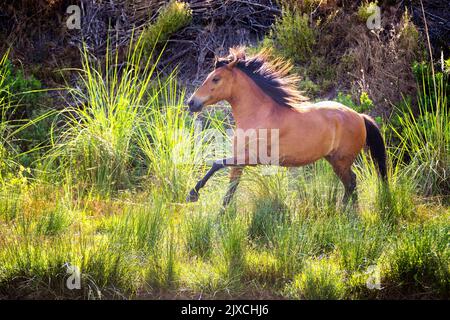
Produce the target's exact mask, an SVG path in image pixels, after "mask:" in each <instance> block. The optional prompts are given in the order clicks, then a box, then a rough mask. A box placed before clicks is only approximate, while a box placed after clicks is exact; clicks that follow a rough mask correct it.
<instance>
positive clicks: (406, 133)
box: [391, 64, 450, 196]
mask: <svg viewBox="0 0 450 320" xmlns="http://www.w3.org/2000/svg"><path fill="white" fill-rule="evenodd" d="M415 70H416V74H417V72H419V77H420V78H419V82H418V84H419V85H418V86H419V89H420V91H419V96H418V101H417V102H418V110H417V112H418V114H417V115H416V113H415V110H414V109H413V107H412V105H411V104H408V103H406V104H405V105H404V109H403V112H402V113H401V114H400V115H397V122H396V123H397V127H394V126H391V129H392V131H393V132H394V134H395V137H396V138H397V139H399V140H400V143H399V147H398V149H399V151H398V154H397V158H398V159H399V161H406V162H407V165H406V167H405V170H406V171H407V173H408V174H410V175H411V176H412V178H413V180H414V181H415V183H416V188H417V189H418V190H419V191H420V192H421V193H422V194H423V195H428V196H430V195H435V196H436V195H444V196H445V195H448V194H449V192H450V179H449V173H450V114H449V108H448V100H447V99H448V92H449V90H448V88H449V85H448V78H447V76H446V75H444V74H442V73H437V74H436V75H434V76H433V74H432V73H431V71H430V70H429V69H428V67H426V66H425V65H424V64H420V65H416V66H415ZM418 70H419V71H418ZM405 107H406V109H405Z"/></svg>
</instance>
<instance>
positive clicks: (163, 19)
mask: <svg viewBox="0 0 450 320" xmlns="http://www.w3.org/2000/svg"><path fill="white" fill-rule="evenodd" d="M191 20H192V11H191V9H190V8H189V5H188V4H187V3H186V2H182V1H178V0H171V1H170V2H169V3H168V4H167V5H166V6H165V7H162V9H161V10H160V12H159V15H158V18H157V19H156V21H155V22H154V23H153V24H150V25H149V26H148V27H147V28H146V29H145V30H144V32H143V41H144V43H145V46H146V48H147V50H148V51H151V50H152V48H153V47H154V46H155V45H156V44H157V43H158V42H165V41H167V40H168V39H169V37H170V36H171V35H172V34H174V33H175V32H176V31H178V30H180V29H182V28H184V27H186V26H187V25H189V23H190V22H191Z"/></svg>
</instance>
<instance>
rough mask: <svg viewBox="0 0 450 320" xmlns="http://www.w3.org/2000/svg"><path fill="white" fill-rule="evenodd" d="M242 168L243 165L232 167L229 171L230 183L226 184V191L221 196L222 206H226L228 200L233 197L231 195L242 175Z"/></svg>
mask: <svg viewBox="0 0 450 320" xmlns="http://www.w3.org/2000/svg"><path fill="white" fill-rule="evenodd" d="M243 170H244V168H243V167H233V168H231V171H230V184H229V186H228V191H227V193H226V194H225V197H224V198H223V207H224V208H225V207H227V206H228V204H229V203H230V201H231V200H232V199H233V195H234V193H235V192H236V189H237V187H238V184H239V180H240V178H241V176H242V172H243Z"/></svg>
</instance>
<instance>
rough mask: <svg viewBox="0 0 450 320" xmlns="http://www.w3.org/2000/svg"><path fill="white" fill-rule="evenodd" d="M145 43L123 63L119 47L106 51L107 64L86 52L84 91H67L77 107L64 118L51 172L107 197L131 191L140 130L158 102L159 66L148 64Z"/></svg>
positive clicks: (134, 48)
mask: <svg viewBox="0 0 450 320" xmlns="http://www.w3.org/2000/svg"><path fill="white" fill-rule="evenodd" d="M141 41H142V40H141V38H138V39H137V41H136V42H135V43H134V44H133V45H130V47H129V50H128V52H127V54H126V58H125V62H123V63H122V62H121V61H120V60H119V50H118V48H115V50H112V48H110V47H108V48H107V53H106V58H105V62H104V64H103V63H101V62H96V61H95V59H92V57H91V56H90V54H89V52H88V50H87V49H86V48H85V49H84V50H83V52H82V57H83V61H82V63H83V65H82V69H81V70H79V75H80V82H81V83H80V86H79V87H78V88H70V87H69V88H67V89H68V91H69V93H70V94H71V96H72V98H73V100H74V101H76V102H77V104H76V106H75V107H69V108H66V109H65V110H63V112H62V113H61V116H62V117H63V118H64V126H63V127H62V128H55V132H54V133H53V135H54V140H53V148H52V150H51V152H50V154H49V157H48V160H49V161H48V163H47V169H54V171H55V172H56V173H57V174H59V175H63V177H61V178H66V177H68V178H70V179H71V180H74V181H73V183H75V184H80V185H81V186H82V187H85V188H94V190H98V191H100V192H102V193H105V194H107V193H110V192H112V191H114V190H119V189H123V188H126V187H131V183H132V182H133V175H132V173H133V169H134V168H133V159H134V157H135V156H136V155H137V150H136V144H137V140H136V139H137V133H138V128H139V127H140V126H141V125H142V121H143V119H144V114H145V113H146V111H148V110H149V109H151V108H152V107H154V101H155V99H156V98H157V97H155V96H151V95H149V88H150V87H151V85H152V79H153V78H154V75H155V69H156V63H155V64H150V60H148V61H144V59H143V46H142V42H141ZM161 89H162V90H164V88H161ZM56 131H57V132H56ZM64 175H65V177H64Z"/></svg>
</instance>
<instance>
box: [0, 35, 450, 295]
mask: <svg viewBox="0 0 450 320" xmlns="http://www.w3.org/2000/svg"><path fill="white" fill-rule="evenodd" d="M139 41H140V40H138V44H139ZM108 57H109V58H108V60H107V61H106V64H105V65H100V64H99V65H97V64H94V63H93V62H92V60H91V59H90V55H89V54H88V52H87V51H85V54H84V63H83V68H82V70H79V72H80V75H81V78H80V79H81V87H80V88H82V89H73V88H67V90H68V91H69V92H71V93H72V94H73V96H74V97H75V98H76V99H77V101H79V102H80V106H82V108H72V107H67V108H66V109H64V110H63V111H62V112H61V113H60V115H59V119H60V120H63V121H62V122H61V123H59V124H58V125H57V126H56V123H55V127H54V130H53V132H52V140H51V141H50V145H49V146H48V148H49V152H48V153H47V154H46V156H45V157H43V158H42V159H40V161H38V162H37V166H36V167H34V168H33V169H32V170H29V169H26V168H23V167H21V166H20V163H18V160H17V158H14V156H11V157H8V156H7V155H6V154H2V156H3V157H2V163H11V164H14V165H11V166H3V167H2V170H3V171H2V179H1V180H0V184H1V188H0V226H1V228H0V297H6V298H42V297H44V298H84V299H104V298H114V299H123V298H161V297H165V298H167V297H182V298H199V297H202V298H205V297H206V298H230V297H233V298H239V297H244V298H258V297H265V298H289V299H291V298H293V299H367V298H379V299H381V298H398V297H404V298H411V297H437V298H447V297H448V293H449V291H450V288H449V282H448V281H449V280H448V279H449V270H450V269H449V261H450V250H449V240H450V239H449V231H450V230H449V227H448V226H449V223H448V221H449V219H450V209H449V207H448V204H447V203H446V202H445V201H444V200H443V199H445V197H446V195H448V194H446V193H445V192H446V190H447V189H446V187H445V183H444V184H442V183H443V180H442V177H443V175H445V174H447V169H446V168H448V165H449V163H448V157H447V156H446V152H447V155H448V144H447V143H448V131H447V130H448V125H447V123H448V122H449V121H447V120H448V113H445V112H444V111H443V110H441V107H439V108H437V107H434V108H429V107H431V106H436V103H438V104H439V105H440V106H441V105H442V106H444V104H445V103H446V96H445V95H444V96H443V98H440V100H429V97H428V98H427V97H425V94H422V96H421V97H420V98H421V99H423V100H421V101H425V100H426V99H428V100H426V101H429V102H427V103H429V105H428V106H427V108H426V111H425V109H423V112H421V113H420V117H421V118H420V119H422V120H420V124H421V125H418V124H417V125H416V124H415V122H413V118H409V117H410V116H409V114H406V115H405V120H404V121H403V122H401V124H400V125H401V127H400V129H401V130H400V129H398V128H397V129H398V130H400V131H398V132H399V133H400V132H401V133H402V137H403V140H402V143H401V144H400V146H398V147H391V148H389V149H388V156H389V166H388V167H389V177H390V178H389V179H390V184H389V189H388V190H387V189H386V188H385V186H383V185H381V184H380V183H379V179H378V177H377V174H376V170H375V167H374V165H373V163H372V162H371V161H370V159H368V158H367V157H366V156H362V157H361V158H360V159H358V161H357V163H356V164H355V172H356V174H357V181H358V196H359V204H358V205H355V206H345V205H344V204H343V203H342V201H341V199H342V196H343V188H342V186H341V185H340V183H339V181H338V179H337V178H336V176H335V175H334V173H333V171H332V169H331V168H330V166H329V165H328V163H327V162H325V161H318V162H316V163H315V164H313V165H310V166H307V167H303V168H294V169H286V168H279V170H278V171H277V172H276V173H274V174H273V175H265V174H264V173H265V172H264V171H263V169H264V168H248V169H246V171H245V173H244V176H243V179H242V183H241V184H240V186H239V188H238V191H237V193H236V196H237V197H236V202H235V203H233V205H232V206H230V207H229V208H228V209H227V210H225V212H224V214H223V215H221V214H220V212H221V198H222V197H223V195H224V194H225V191H226V187H227V184H228V181H227V180H228V179H227V177H226V176H227V172H226V170H224V171H222V172H219V173H217V175H216V176H214V178H212V179H211V180H210V181H209V182H208V185H207V187H206V188H205V189H203V190H202V195H201V198H200V201H199V202H197V203H190V204H187V203H185V202H184V198H185V196H186V194H187V191H188V190H189V188H191V187H192V186H193V184H194V182H195V181H196V179H198V178H200V177H201V176H202V175H203V174H204V173H205V171H206V170H207V166H205V163H206V161H207V160H210V156H209V155H208V154H207V153H204V152H203V151H205V150H208V148H209V147H210V144H211V139H209V138H208V137H207V136H206V135H203V134H202V133H200V132H198V130H195V120H196V119H195V118H194V119H193V118H192V117H191V116H190V115H189V114H188V113H187V112H186V111H185V110H186V109H185V106H184V104H183V99H184V94H183V90H182V88H178V87H177V82H176V78H175V76H170V77H168V78H167V77H166V78H162V77H159V75H158V74H157V73H156V72H155V70H156V69H155V67H154V65H153V64H152V65H150V64H147V63H144V62H143V61H147V60H142V58H141V57H143V55H142V47H141V46H139V45H135V46H133V48H132V49H130V51H129V54H128V56H127V59H128V60H127V63H126V64H124V66H123V68H118V64H117V63H116V62H117V61H116V59H118V57H117V56H116V55H114V54H111V53H110V54H109V55H108ZM0 69H1V68H0ZM437 101H440V102H437ZM409 107H410V108H411V109H412V106H409ZM412 113H413V111H411V114H412ZM205 117H206V120H207V127H208V128H210V129H216V130H217V132H219V133H220V134H222V135H224V134H225V133H224V130H225V129H226V123H225V122H224V121H223V120H220V117H214V116H211V115H206V116H205ZM407 119H409V120H407ZM427 119H428V120H427ZM436 120H438V121H436ZM62 124H64V125H62ZM0 128H6V131H3V133H5V132H7V133H5V134H3V133H2V134H3V135H2V139H3V140H2V141H3V142H4V144H3V146H6V148H8V143H9V142H10V141H12V140H13V139H14V132H17V130H18V129H16V130H15V129H11V127H10V123H9V122H8V120H7V119H6V118H2V123H1V126H0ZM419 134H420V137H422V138H421V139H419V138H416V137H419ZM407 135H409V136H407ZM424 137H426V139H430V140H429V141H428V140H423V138H424ZM224 140H226V139H225V137H224ZM198 141H202V142H203V143H202V144H201V145H200V148H197V149H193V148H192V147H193V146H197V147H198ZM427 141H428V142H427ZM196 143H197V144H196ZM446 148H447V149H446ZM406 154H409V155H410V156H411V157H410V158H409V161H408V158H407V157H405V155H406ZM427 177H428V178H427ZM430 195H432V197H430ZM68 266H75V267H77V268H78V269H79V271H80V284H81V288H80V289H73V290H71V289H69V288H68V287H67V285H66V282H67V280H69V278H70V276H71V274H69V273H68ZM371 270H372V271H373V270H376V271H377V272H379V281H380V283H379V289H377V288H373V287H372V286H369V285H368V283H369V282H370V281H371V279H372V275H371V273H370V272H372V271H371ZM377 279H378V278H377Z"/></svg>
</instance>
